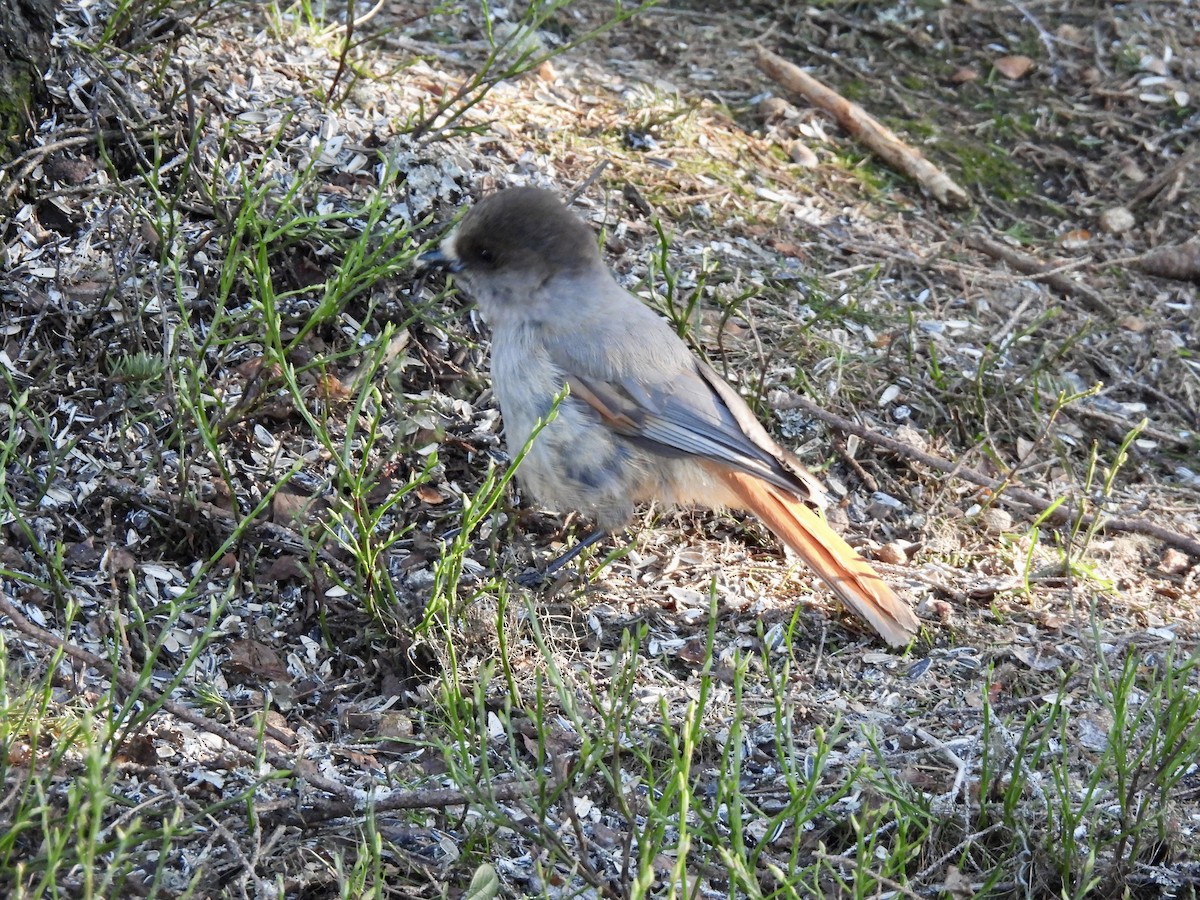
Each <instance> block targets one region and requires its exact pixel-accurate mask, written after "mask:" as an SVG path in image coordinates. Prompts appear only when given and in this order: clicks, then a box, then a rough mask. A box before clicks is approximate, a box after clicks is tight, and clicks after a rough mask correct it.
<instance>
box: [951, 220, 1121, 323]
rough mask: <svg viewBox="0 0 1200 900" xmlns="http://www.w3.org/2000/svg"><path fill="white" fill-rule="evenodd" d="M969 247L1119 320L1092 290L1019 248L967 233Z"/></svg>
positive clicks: (1089, 307) (1092, 309) (1094, 310)
mask: <svg viewBox="0 0 1200 900" xmlns="http://www.w3.org/2000/svg"><path fill="white" fill-rule="evenodd" d="M966 244H967V246H968V247H970V248H971V249H972V250H978V251H979V252H980V253H984V254H987V255H988V256H990V257H991V258H992V259H998V260H1000V262H1002V263H1007V264H1008V265H1010V266H1012V267H1013V268H1014V269H1016V270H1017V271H1018V272H1020V273H1021V274H1022V275H1030V276H1033V277H1034V278H1035V279H1037V280H1039V281H1044V282H1046V284H1048V285H1050V287H1052V288H1054V290H1056V291H1058V292H1059V293H1060V294H1065V295H1067V296H1068V297H1077V298H1079V299H1080V300H1082V301H1083V305H1084V306H1086V307H1087V308H1088V309H1090V310H1091V311H1092V312H1097V313H1100V314H1101V315H1104V316H1108V318H1110V319H1115V318H1116V317H1117V314H1116V312H1115V311H1114V310H1113V308H1112V307H1111V306H1109V305H1108V303H1107V302H1106V301H1105V300H1104V298H1103V297H1101V296H1100V295H1099V294H1098V293H1096V292H1095V291H1093V290H1092V289H1091V288H1090V287H1087V286H1086V285H1082V284H1079V283H1078V282H1075V281H1072V280H1071V279H1070V278H1068V277H1067V276H1066V275H1064V274H1063V273H1062V272H1058V271H1055V269H1054V267H1053V266H1049V265H1047V264H1046V263H1044V262H1042V261H1041V260H1040V259H1038V258H1037V257H1035V256H1030V255H1029V254H1028V253H1025V252H1023V251H1021V250H1018V249H1017V248H1016V247H1010V246H1008V245H1007V244H1001V243H999V242H997V241H993V240H992V239H991V238H988V237H984V236H983V235H982V234H968V235H967V239H966Z"/></svg>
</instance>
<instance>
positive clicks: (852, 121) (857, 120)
mask: <svg viewBox="0 0 1200 900" xmlns="http://www.w3.org/2000/svg"><path fill="white" fill-rule="evenodd" d="M754 55H755V59H754V62H755V64H756V65H757V66H758V67H759V69H761V70H762V71H763V72H764V73H765V74H766V75H767V76H768V77H769V78H771V79H772V80H773V81H776V82H778V83H779V84H780V85H782V86H783V87H784V88H786V89H787V90H789V91H792V92H793V93H796V94H799V95H800V96H801V97H803V98H804V99H805V100H806V101H808V102H809V103H811V104H812V105H813V106H816V107H817V108H819V109H822V110H824V111H825V112H827V113H829V114H830V115H831V116H833V117H834V118H835V119H836V120H837V122H838V124H839V125H841V126H842V128H844V129H846V131H847V132H848V133H849V134H850V136H851V137H853V138H854V139H855V140H857V141H861V142H862V143H863V144H865V145H866V146H867V148H868V149H869V150H871V152H873V153H874V154H875V155H876V156H878V157H879V158H880V159H882V160H883V161H884V162H885V163H887V164H888V165H889V166H891V167H892V168H894V169H896V170H897V171H898V172H900V174H902V175H904V176H905V177H906V178H911V179H912V180H913V181H915V182H917V184H919V185H920V186H921V188H922V189H923V190H925V191H926V192H928V193H929V195H930V196H931V197H933V199H934V200H936V201H937V202H938V203H940V204H942V206H948V207H963V206H969V205H970V202H971V200H970V196H969V195H968V194H967V192H966V191H965V190H964V189H963V188H961V187H959V185H958V184H956V183H955V181H954V180H953V179H952V178H951V177H950V176H949V175H947V174H946V173H945V172H943V171H942V170H941V169H939V168H938V167H937V166H935V165H934V164H933V163H931V162H930V161H929V160H927V159H926V158H925V157H924V156H922V155H921V153H920V151H918V150H916V149H914V148H912V147H910V146H909V145H908V144H906V143H904V141H903V140H901V139H900V137H899V135H897V134H896V133H895V132H894V131H892V130H891V129H890V128H888V127H887V126H886V125H884V124H883V123H882V122H880V121H879V120H878V119H876V118H875V117H874V116H872V115H871V114H870V113H868V112H867V111H866V110H865V109H863V108H862V107H861V106H859V105H858V104H857V103H852V102H851V101H849V100H847V99H846V98H845V97H843V96H842V95H841V94H839V93H838V92H837V91H835V90H833V89H832V88H830V87H828V86H827V85H825V84H822V83H821V82H820V81H818V80H817V79H816V78H813V76H811V75H809V74H808V73H807V72H805V71H804V70H803V69H801V68H800V67H799V66H797V65H794V64H793V63H790V62H788V61H787V60H786V59H784V58H783V57H781V56H776V55H775V54H774V53H772V52H771V51H770V50H767V49H766V48H764V47H762V46H761V45H758V44H755V45H754Z"/></svg>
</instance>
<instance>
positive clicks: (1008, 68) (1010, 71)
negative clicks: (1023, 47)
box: [992, 56, 1033, 81]
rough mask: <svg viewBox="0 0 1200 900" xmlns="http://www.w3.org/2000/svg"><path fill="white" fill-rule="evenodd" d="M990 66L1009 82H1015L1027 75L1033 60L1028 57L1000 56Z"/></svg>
mask: <svg viewBox="0 0 1200 900" xmlns="http://www.w3.org/2000/svg"><path fill="white" fill-rule="evenodd" d="M992 65H993V66H995V68H996V71H997V72H999V73H1000V74H1001V75H1003V76H1004V77H1005V78H1007V79H1008V80H1009V81H1016V80H1017V79H1018V78H1024V77H1025V76H1026V75H1028V74H1029V70H1030V69H1032V68H1033V60H1032V59H1030V58H1029V57H1028V56H1002V57H1000V58H999V59H998V60H996V61H995V62H994V63H992Z"/></svg>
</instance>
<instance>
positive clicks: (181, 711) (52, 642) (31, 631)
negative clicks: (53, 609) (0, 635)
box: [0, 594, 356, 802]
mask: <svg viewBox="0 0 1200 900" xmlns="http://www.w3.org/2000/svg"><path fill="white" fill-rule="evenodd" d="M0 614H3V615H5V616H8V618H9V619H11V620H12V623H13V627H14V628H16V629H17V631H19V632H21V634H23V635H25V636H26V637H28V638H31V639H32V640H34V641H36V642H37V643H39V644H41V645H42V646H44V647H51V648H53V649H55V650H58V651H60V652H61V653H63V654H64V655H66V656H69V657H71V659H73V660H76V661H77V662H81V663H83V664H84V665H87V666H89V667H91V668H93V669H96V670H98V671H101V672H111V673H112V676H113V678H115V679H116V681H117V683H118V684H119V685H121V687H123V688H124V689H125V690H127V691H129V692H130V694H133V695H135V696H139V697H141V698H143V699H144V701H145V702H146V703H148V704H150V705H154V706H158V707H160V708H162V709H165V710H166V711H167V712H169V713H170V714H171V715H173V716H175V718H177V719H181V720H183V721H184V722H187V723H188V724H190V725H194V726H195V727H196V728H199V729H201V730H202V731H206V732H208V733H209V734H211V735H214V736H216V737H218V738H220V739H221V740H223V741H225V743H227V744H230V745H232V746H233V747H236V748H237V749H238V750H241V751H242V752H243V753H245V754H247V755H248V756H250V758H251V759H257V758H258V756H259V754H260V753H261V754H262V755H263V756H264V757H265V758H266V760H267V761H268V762H269V763H270V764H271V765H273V766H275V767H276V768H277V769H281V770H283V771H287V772H295V773H296V774H297V775H300V777H302V778H303V779H304V780H305V781H307V782H308V783H309V784H311V785H312V786H313V787H315V788H318V789H319V790H322V791H325V792H326V793H330V794H334V795H336V796H338V797H343V798H345V799H347V800H348V801H351V802H354V801H355V799H356V798H355V793H356V792H355V791H354V790H353V789H351V788H348V787H346V786H345V785H344V784H340V783H338V782H336V781H333V780H332V779H329V778H326V777H324V776H323V775H320V774H318V773H316V772H313V771H304V772H302V771H301V769H302V768H305V767H304V766H303V765H297V764H296V763H295V762H293V761H292V760H290V759H288V758H287V757H285V756H283V755H282V754H280V753H276V752H275V751H273V750H271V749H270V748H269V747H264V746H262V745H261V744H260V742H259V741H258V740H257V739H256V738H254V737H250V736H248V735H246V734H243V733H242V732H240V731H237V730H235V729H233V728H230V727H229V726H227V725H222V724H221V723H220V722H214V721H213V720H212V719H209V718H206V717H205V716H202V715H201V714H200V713H198V712H195V711H194V710H191V709H189V708H188V707H186V706H184V705H183V704H182V703H179V702H177V701H175V700H171V699H170V698H168V697H165V696H163V695H162V694H161V693H159V692H158V691H156V690H154V688H152V687H150V686H149V685H146V684H144V683H143V682H142V680H141V679H140V678H138V676H137V675H135V674H134V673H132V672H125V671H121V670H120V669H117V670H115V671H114V670H113V667H112V665H111V664H110V663H109V661H108V660H105V659H103V658H101V657H99V656H97V655H96V654H94V653H92V652H90V651H88V650H85V649H83V648H82V647H79V646H76V645H75V644H72V643H71V642H70V641H65V640H63V639H62V638H60V637H59V636H58V635H56V634H53V633H52V632H50V631H47V630H46V629H45V628H42V627H40V626H38V625H35V624H34V623H33V622H30V621H29V619H27V618H25V616H24V615H23V614H22V613H21V612H20V611H19V610H18V609H17V608H16V607H15V606H14V605H13V604H12V603H10V602H9V600H8V598H7V597H5V596H4V595H3V594H0Z"/></svg>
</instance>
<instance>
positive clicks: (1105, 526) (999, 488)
mask: <svg viewBox="0 0 1200 900" xmlns="http://www.w3.org/2000/svg"><path fill="white" fill-rule="evenodd" d="M773 405H774V407H775V408H776V409H802V410H804V412H805V413H806V414H808V415H810V416H812V417H813V418H814V419H819V420H820V421H822V422H824V423H825V424H827V425H831V426H833V427H834V428H836V429H838V430H839V431H844V432H845V433H846V434H856V435H858V436H859V437H860V438H862V439H863V440H865V441H869V442H870V443H872V444H874V445H876V446H877V447H883V448H884V449H886V450H891V451H892V452H893V453H896V454H897V455H899V456H901V457H903V458H905V459H910V460H914V461H916V462H919V463H920V464H921V465H924V466H928V467H929V468H931V469H935V470H936V471H938V472H943V473H945V474H947V475H951V476H953V477H956V478H961V479H962V480H963V481H966V482H970V483H971V484H975V485H978V486H979V487H982V488H987V489H988V490H990V491H995V492H996V499H997V500H999V501H1000V502H1001V503H1003V504H1004V505H1006V506H1008V507H1009V508H1012V505H1013V503H1014V502H1015V503H1017V504H1020V505H1021V506H1026V507H1029V508H1030V509H1032V510H1033V512H1034V513H1036V514H1037V515H1042V514H1044V513H1046V512H1047V511H1048V510H1049V509H1050V508H1051V507H1053V506H1054V503H1055V501H1054V500H1050V499H1047V498H1046V497H1042V496H1040V495H1038V494H1035V493H1034V492H1033V491H1030V490H1026V489H1025V488H1022V487H1019V486H1017V485H1014V484H1012V483H1011V482H1008V481H1001V480H1000V479H998V478H991V477H989V476H987V475H984V474H983V473H982V472H976V471H975V470H974V469H971V468H968V467H967V466H964V465H962V464H960V463H955V462H953V461H951V460H948V459H945V458H944V457H941V456H937V455H935V454H933V453H926V452H925V451H923V450H918V449H917V448H916V447H913V446H910V445H909V444H906V443H904V442H903V441H899V440H896V439H895V438H893V437H889V436H888V435H886V434H883V433H882V432H879V431H876V430H875V429H873V428H868V427H867V426H865V425H860V424H858V423H857V422H852V421H850V420H849V419H845V418H843V417H842V416H839V415H837V414H836V413H831V412H829V411H828V410H827V409H823V408H822V407H820V406H818V405H817V404H816V403H814V402H813V401H811V400H809V399H808V398H807V397H802V396H800V395H799V394H792V395H791V396H790V397H788V398H787V399H785V400H781V401H778V402H775V403H774V404H773ZM1018 511H1020V510H1018ZM1071 520H1072V512H1071V510H1070V508H1069V507H1068V506H1067V505H1066V504H1063V505H1061V506H1059V507H1058V508H1057V509H1055V510H1054V511H1053V512H1052V513H1050V515H1049V516H1047V518H1046V522H1047V523H1048V524H1050V525H1052V526H1055V527H1058V526H1062V525H1066V524H1068V523H1069V522H1070V521H1071ZM1075 520H1076V521H1077V522H1078V523H1079V524H1080V525H1082V526H1083V527H1085V528H1091V527H1093V526H1096V527H1098V528H1099V529H1100V530H1101V531H1103V532H1105V533H1113V532H1124V533H1126V534H1143V535H1146V536H1147V537H1152V538H1154V539H1156V540H1159V541H1162V542H1163V543H1164V544H1166V545H1167V546H1169V547H1174V548H1175V549H1176V550H1181V551H1182V552H1184V553H1186V554H1188V556H1191V557H1192V558H1194V559H1200V540H1197V539H1196V538H1194V537H1191V536H1190V535H1186V534H1181V533H1180V532H1178V531H1173V530H1172V529H1170V528H1166V527H1165V526H1162V525H1158V524H1156V523H1154V522H1149V521H1147V520H1146V519H1117V518H1108V517H1106V516H1102V515H1096V514H1093V513H1079V514H1078V515H1077V516H1076V519H1075Z"/></svg>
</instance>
